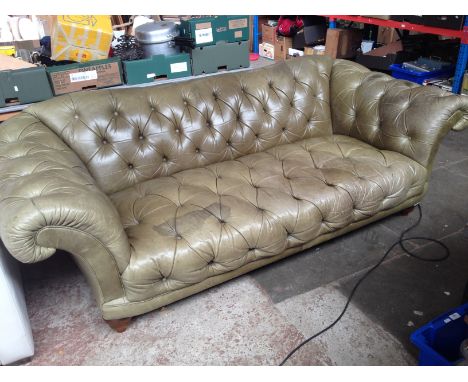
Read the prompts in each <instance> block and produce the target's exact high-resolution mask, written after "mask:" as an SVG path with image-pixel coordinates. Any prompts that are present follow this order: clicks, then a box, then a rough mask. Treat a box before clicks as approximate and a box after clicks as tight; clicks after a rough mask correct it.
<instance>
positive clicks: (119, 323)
mask: <svg viewBox="0 0 468 382" xmlns="http://www.w3.org/2000/svg"><path fill="white" fill-rule="evenodd" d="M131 320H132V317H128V318H121V319H118V320H105V321H106V322H107V324H108V325H109V326H110V327H111V328H112V329H114V330H115V331H116V332H117V333H123V332H125V331H126V330H127V328H128V325H129V324H130V321H131Z"/></svg>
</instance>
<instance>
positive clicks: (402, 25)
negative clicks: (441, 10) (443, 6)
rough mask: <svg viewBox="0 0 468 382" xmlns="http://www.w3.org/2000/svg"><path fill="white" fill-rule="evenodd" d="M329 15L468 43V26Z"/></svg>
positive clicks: (332, 17)
mask: <svg viewBox="0 0 468 382" xmlns="http://www.w3.org/2000/svg"><path fill="white" fill-rule="evenodd" d="M325 17H329V18H330V19H332V20H336V19H340V20H346V21H354V22H357V23H364V24H372V25H379V26H382V27H390V28H396V29H406V30H409V31H415V32H421V33H430V34H436V35H440V36H448V37H455V38H459V39H461V43H462V44H468V27H464V28H463V30H461V31H459V30H453V29H446V28H436V27H428V26H425V25H419V24H412V23H408V22H406V21H394V20H382V19H375V18H373V17H365V16H348V15H346V16H336V15H333V16H328V15H327V16H325Z"/></svg>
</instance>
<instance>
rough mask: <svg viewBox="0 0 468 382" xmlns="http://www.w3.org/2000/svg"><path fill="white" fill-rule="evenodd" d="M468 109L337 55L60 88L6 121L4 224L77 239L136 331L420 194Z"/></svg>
mask: <svg viewBox="0 0 468 382" xmlns="http://www.w3.org/2000/svg"><path fill="white" fill-rule="evenodd" d="M467 124H468V98H466V97H465V98H463V97H461V96H456V95H453V94H451V93H446V92H443V91H441V90H440V89H437V88H435V87H421V86H419V85H416V84H414V83H411V82H406V81H401V80H395V79H393V78H391V77H389V76H387V75H385V74H381V73H375V72H371V71H369V70H368V69H366V68H364V67H362V66H360V65H358V64H356V63H353V62H350V61H345V60H331V59H329V58H327V57H303V58H298V59H293V60H288V61H286V62H281V63H278V64H274V65H271V66H269V67H266V68H262V69H257V70H252V71H244V72H240V73H230V74H223V75H218V76H214V77H206V78H200V79H195V80H191V81H186V82H181V83H176V84H167V85H160V86H153V87H145V88H134V89H117V90H100V91H92V92H80V93H74V94H70V95H66V96H61V97H57V98H54V99H51V100H48V101H45V102H42V103H39V104H36V105H34V106H31V107H29V108H28V109H27V110H26V111H24V112H22V113H21V114H19V115H18V116H16V117H14V118H12V119H10V120H8V121H7V122H6V123H4V124H2V125H0V211H1V214H0V236H1V239H2V240H3V242H4V244H5V246H6V247H7V248H8V250H9V251H10V252H11V254H12V255H13V256H14V257H16V258H17V259H18V260H20V261H22V262H25V263H32V262H38V261H41V260H44V259H46V258H48V257H50V256H52V255H53V254H54V253H55V252H56V250H57V249H61V250H64V251H66V252H69V253H70V254H72V256H73V257H74V259H75V260H76V262H77V263H78V265H79V266H80V268H81V269H82V271H83V272H84V274H85V275H86V276H87V279H88V280H89V283H90V284H91V285H92V287H93V289H94V292H95V294H96V298H97V301H98V304H99V306H100V308H101V310H102V315H103V318H104V319H105V320H108V321H109V322H110V323H111V326H113V327H114V328H116V329H117V330H124V329H125V327H126V325H127V324H128V321H129V320H128V318H129V317H132V316H136V315H140V314H143V313H145V312H148V311H151V310H153V309H157V308H159V307H161V306H164V305H167V304H170V303H172V302H174V301H177V300H179V299H182V298H184V297H187V296H190V295H192V294H194V293H197V292H200V291H202V290H204V289H207V288H209V287H212V286H214V285H217V284H219V283H222V282H224V281H226V280H229V279H232V278H233V277H236V276H239V275H242V274H244V273H246V272H249V271H251V270H253V269H256V268H259V267H262V266H264V265H266V264H269V263H272V262H274V261H277V260H279V259H282V258H284V257H287V256H289V255H292V254H294V253H296V252H299V251H302V250H304V249H306V248H309V247H312V246H314V245H316V244H318V243H321V242H323V241H326V240H328V239H330V238H333V237H336V236H339V235H342V234H344V233H346V232H349V231H351V230H354V229H357V228H359V227H361V226H364V225H366V224H368V223H371V222H373V221H376V220H378V219H381V218H383V217H385V216H387V215H390V214H393V213H395V212H397V211H400V210H403V209H406V208H408V207H410V206H413V205H414V204H415V203H418V202H419V201H420V200H421V198H422V197H423V195H424V193H425V192H426V189H427V185H428V179H429V175H430V172H431V164H432V161H433V158H434V155H435V153H436V151H437V148H438V146H439V143H440V141H441V139H442V138H443V136H444V135H445V134H446V133H447V131H448V130H449V129H451V128H455V129H462V128H463V127H465V126H466V125H467Z"/></svg>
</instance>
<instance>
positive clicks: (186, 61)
mask: <svg viewBox="0 0 468 382" xmlns="http://www.w3.org/2000/svg"><path fill="white" fill-rule="evenodd" d="M123 67H124V71H125V78H126V84H127V85H135V84H144V83H148V82H153V81H154V80H157V79H160V78H167V79H173V78H181V77H187V76H191V75H192V71H191V68H190V56H189V55H188V54H187V53H180V54H174V55H172V56H164V55H163V54H158V55H156V56H153V57H151V58H145V59H142V60H136V61H124V62H123Z"/></svg>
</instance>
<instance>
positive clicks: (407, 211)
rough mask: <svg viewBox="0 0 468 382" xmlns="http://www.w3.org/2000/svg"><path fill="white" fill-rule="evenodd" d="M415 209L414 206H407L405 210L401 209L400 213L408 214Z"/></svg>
mask: <svg viewBox="0 0 468 382" xmlns="http://www.w3.org/2000/svg"><path fill="white" fill-rule="evenodd" d="M413 210H414V206H412V207H408V208H405V209H404V210H401V211H400V215H403V216H408V215H409V214H410V213H411V212H413Z"/></svg>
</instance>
